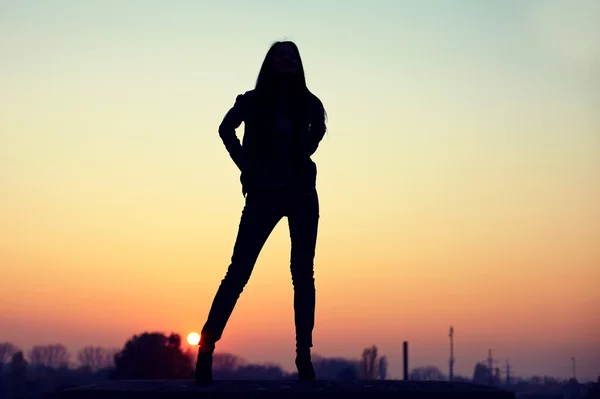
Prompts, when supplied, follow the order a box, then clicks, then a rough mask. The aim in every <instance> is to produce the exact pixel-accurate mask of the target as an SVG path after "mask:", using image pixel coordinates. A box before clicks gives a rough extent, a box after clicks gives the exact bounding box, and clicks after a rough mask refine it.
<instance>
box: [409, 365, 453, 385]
mask: <svg viewBox="0 0 600 399" xmlns="http://www.w3.org/2000/svg"><path fill="white" fill-rule="evenodd" d="M408 378H409V379H410V380H413V381H444V380H446V376H445V375H444V374H443V373H442V372H441V370H440V369H439V368H437V367H435V366H423V367H417V368H414V369H412V370H411V371H410V374H409V376H408Z"/></svg>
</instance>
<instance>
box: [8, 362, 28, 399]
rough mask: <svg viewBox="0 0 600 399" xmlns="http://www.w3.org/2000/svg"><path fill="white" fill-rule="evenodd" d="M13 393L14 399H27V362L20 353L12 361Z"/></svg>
mask: <svg viewBox="0 0 600 399" xmlns="http://www.w3.org/2000/svg"><path fill="white" fill-rule="evenodd" d="M10 368H11V377H12V393H13V397H14V398H23V397H25V381H26V380H27V360H25V357H24V356H23V352H21V351H19V352H17V353H15V354H14V355H13V356H12V359H11V360H10Z"/></svg>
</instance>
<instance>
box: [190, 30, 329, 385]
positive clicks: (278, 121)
mask: <svg viewBox="0 0 600 399" xmlns="http://www.w3.org/2000/svg"><path fill="white" fill-rule="evenodd" d="M325 119H326V114H325V110H324V108H323V105H322V103H321V101H320V100H319V99H318V98H317V97H316V96H315V95H314V94H312V93H311V92H310V90H308V88H307V87H306V80H305V77H304V68H303V66H302V60H301V58H300V53H299V51H298V47H297V46H296V45H295V44H294V43H293V42H289V41H285V42H276V43H275V44H273V46H271V48H270V49H269V51H268V52H267V55H266V57H265V60H264V62H263V64H262V67H261V69H260V73H259V75H258V79H257V81H256V87H255V89H254V90H251V91H248V92H246V93H244V94H241V95H239V96H237V98H236V101H235V104H234V105H233V108H231V109H230V110H229V111H228V112H227V114H226V115H225V118H224V119H223V122H222V123H221V125H220V126H219V135H220V136H221V139H222V140H223V143H224V144H225V147H226V149H227V151H228V152H229V155H230V156H231V158H232V159H233V161H234V162H235V164H236V165H237V167H238V168H239V169H240V172H241V179H240V180H241V183H242V193H243V194H244V196H245V198H246V203H245V206H244V209H243V211H242V216H241V220H240V224H239V229H238V234H237V238H236V241H235V246H234V248H233V255H232V257H231V264H230V265H229V268H228V270H227V273H226V275H225V278H224V279H223V280H222V281H221V285H220V287H219V290H218V291H217V294H216V295H215V298H214V301H213V303H212V307H211V309H210V312H209V315H208V320H207V321H206V324H205V325H204V327H203V329H202V333H201V340H200V347H199V351H198V360H197V363H196V381H197V382H198V383H200V384H205V383H209V382H211V381H212V354H213V351H214V348H215V343H216V342H217V341H218V340H219V339H220V338H221V335H222V334H223V330H224V328H225V325H226V324H227V320H228V319H229V316H230V315H231V312H232V311H233V308H234V307H235V304H236V302H237V299H238V298H239V296H240V294H241V293H242V290H243V289H244V286H245V285H246V283H247V282H248V279H249V278H250V274H251V273H252V269H253V268H254V264H255V262H256V259H257V258H258V255H259V253H260V251H261V249H262V247H263V245H264V243H265V241H266V240H267V238H268V237H269V235H270V233H271V232H272V230H273V229H274V227H275V225H277V223H278V222H279V220H281V219H282V218H283V217H284V216H287V218H288V224H289V229H290V238H291V246H292V248H291V260H290V269H291V273H292V283H293V286H294V320H295V325H296V367H297V369H298V379H299V380H301V381H313V380H314V379H315V372H314V369H313V366H312V362H311V356H310V350H311V347H312V332H313V327H314V320H315V280H314V278H313V260H314V256H315V246H316V241H317V226H318V222H319V200H318V197H317V191H316V175H317V168H316V165H315V163H314V162H313V161H312V160H311V159H310V157H311V155H312V154H314V152H315V151H316V150H317V147H318V145H319V142H320V141H321V139H322V138H323V135H324V134H325V130H326V128H325ZM242 122H244V137H243V140H242V143H241V144H240V141H239V140H238V138H237V136H236V132H235V130H236V129H237V128H238V127H239V126H240V125H241V123H242Z"/></svg>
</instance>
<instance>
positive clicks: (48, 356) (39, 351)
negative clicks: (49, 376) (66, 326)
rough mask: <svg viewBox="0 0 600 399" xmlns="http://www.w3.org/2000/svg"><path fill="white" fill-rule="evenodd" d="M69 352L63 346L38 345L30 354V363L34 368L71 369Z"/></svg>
mask: <svg viewBox="0 0 600 399" xmlns="http://www.w3.org/2000/svg"><path fill="white" fill-rule="evenodd" d="M69 358H70V355H69V351H68V350H67V348H66V347H65V346H64V345H62V344H53V345H38V346H34V347H33V348H32V349H31V351H30V352H29V361H30V362H31V364H32V365H33V366H43V367H48V368H53V369H58V368H65V367H69Z"/></svg>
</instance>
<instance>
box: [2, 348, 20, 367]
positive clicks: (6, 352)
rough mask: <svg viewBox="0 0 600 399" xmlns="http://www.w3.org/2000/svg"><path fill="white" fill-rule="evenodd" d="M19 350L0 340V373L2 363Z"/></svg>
mask: <svg viewBox="0 0 600 399" xmlns="http://www.w3.org/2000/svg"><path fill="white" fill-rule="evenodd" d="M18 351H19V349H18V348H17V347H16V346H14V345H13V344H11V343H10V342H0V373H1V372H2V369H3V366H4V363H6V362H8V360H9V359H10V358H11V357H12V356H13V355H14V354H15V353H17V352H18Z"/></svg>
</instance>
